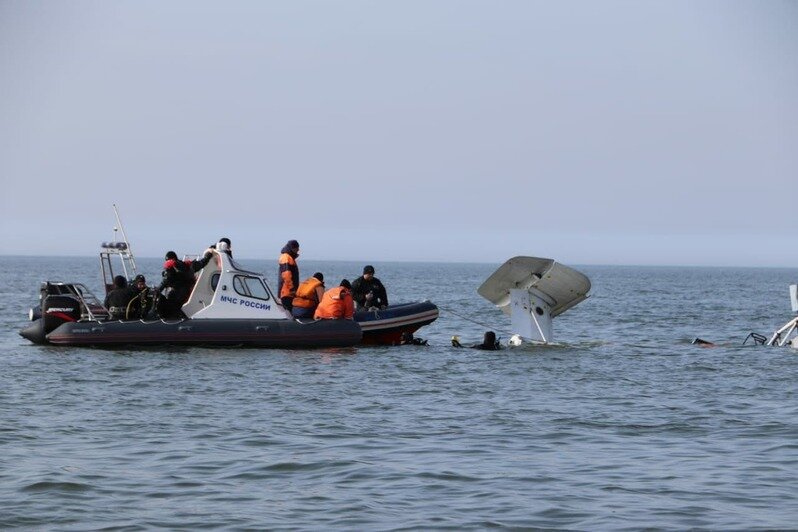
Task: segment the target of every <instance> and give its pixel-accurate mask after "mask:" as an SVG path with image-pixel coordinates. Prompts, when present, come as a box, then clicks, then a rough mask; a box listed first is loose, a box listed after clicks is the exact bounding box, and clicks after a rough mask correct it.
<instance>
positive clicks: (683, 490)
mask: <svg viewBox="0 0 798 532" xmlns="http://www.w3.org/2000/svg"><path fill="white" fill-rule="evenodd" d="M139 263H140V269H141V271H143V273H145V274H146V275H147V276H148V277H149V278H150V279H151V280H155V278H156V277H157V274H158V273H159V270H158V265H159V261H156V260H141V261H139ZM244 263H245V264H246V265H248V266H250V267H251V268H252V269H256V270H259V271H265V272H267V273H268V274H269V275H270V278H271V279H274V270H275V265H274V264H273V263H272V262H268V263H267V262H265V261H262V262H258V261H244ZM375 265H376V267H377V276H378V277H379V278H380V279H382V281H383V282H384V283H385V284H386V285H387V287H388V290H389V296H390V298H391V300H392V301H393V302H397V303H398V302H404V301H415V300H420V299H430V300H432V301H434V302H435V303H437V304H438V305H439V306H440V307H441V317H440V319H439V320H438V321H437V322H436V323H434V324H432V325H430V326H428V327H425V328H424V329H421V330H420V331H419V332H418V333H417V335H418V336H421V337H423V338H425V339H427V340H429V344H430V345H429V346H402V347H393V348H374V347H369V348H352V349H328V350H316V351H296V350H257V349H227V350H224V349H202V348H192V349H155V350H136V349H117V350H101V349H77V348H54V347H38V346H33V345H30V344H28V343H27V342H26V341H25V340H24V339H22V338H21V337H20V336H18V334H17V331H18V330H19V329H20V328H21V327H22V326H24V325H25V324H26V321H25V320H26V312H27V309H28V308H29V307H30V306H31V304H33V303H34V301H35V296H36V292H37V289H38V284H39V282H40V281H42V280H44V279H50V280H77V281H82V282H85V283H87V284H88V285H89V286H90V287H91V288H93V289H95V290H96V291H97V293H99V290H100V288H99V287H100V282H99V266H98V263H97V260H96V259H94V258H20V257H0V272H2V278H3V281H4V282H3V283H2V285H1V286H0V294H2V297H0V319H1V320H2V333H1V334H2V336H0V361H2V371H1V372H0V527H2V528H31V529H37V530H38V529H58V530H86V529H126V530H139V529H152V528H160V527H165V528H170V529H192V530H193V529H198V528H227V529H244V528H257V529H264V528H267V529H280V528H291V529H297V528H298V529H328V528H335V529H347V530H391V529H421V530H427V529H432V528H454V529H484V528H543V529H576V530H600V529H641V528H653V529H673V530H683V529H691V528H697V529H724V530H752V529H796V527H798V474H797V473H798V401H797V400H796V399H797V398H796V392H795V391H796V382H798V353H796V352H795V351H793V350H790V349H785V348H782V349H778V348H766V347H761V346H759V347H751V346H750V345H749V346H746V347H741V346H740V344H741V343H742V340H743V339H744V338H745V336H746V335H747V334H748V333H749V332H751V331H756V332H760V333H770V332H772V331H773V330H775V329H776V328H777V327H778V326H780V325H782V324H783V323H784V322H786V321H787V320H788V319H789V318H790V317H791V311H790V306H789V300H788V292H787V286H788V285H789V284H790V283H795V282H796V281H798V270H796V269H789V270H787V269H732V268H728V269H721V268H650V267H649V268H642V267H595V266H585V267H580V268H579V269H580V270H581V271H583V272H585V273H586V274H587V275H588V276H589V277H590V278H591V280H592V282H593V292H592V293H593V296H592V297H591V298H590V299H588V300H587V301H585V302H584V303H582V304H580V305H579V306H577V307H576V308H574V309H573V310H571V311H569V312H567V313H566V314H564V315H563V316H561V317H559V318H557V319H556V320H555V334H556V335H557V339H558V340H559V341H560V342H561V345H558V346H552V347H546V348H540V347H538V348H526V349H512V350H503V351H499V352H484V351H477V350H471V349H455V348H452V347H451V346H450V338H451V336H452V335H454V334H458V335H460V337H461V340H462V341H463V342H464V343H466V342H468V343H476V342H478V341H480V340H481V338H482V334H483V333H484V332H485V331H486V330H488V329H489V328H492V329H493V330H496V331H497V332H498V334H499V336H500V337H501V338H502V339H503V340H505V341H506V340H507V338H508V337H509V335H508V334H507V332H506V330H507V328H508V323H509V322H508V320H507V319H506V318H505V317H504V315H503V314H501V313H500V312H499V311H498V310H496V309H495V308H493V307H492V306H491V305H490V304H489V303H487V302H486V301H484V300H482V299H481V298H480V296H479V295H477V293H476V288H477V287H478V286H479V285H480V284H481V282H482V281H483V280H484V279H485V278H486V277H487V276H488V275H490V273H492V272H493V270H494V269H495V268H496V267H498V264H495V265H464V264H409V263H384V264H381V263H375ZM361 268H362V264H359V263H358V264H354V263H351V264H348V263H342V262H330V263H311V262H303V261H302V260H300V270H301V273H302V274H303V276H307V275H310V274H311V273H313V271H316V270H320V271H323V272H324V273H325V276H326V278H327V279H328V280H335V281H336V282H337V280H339V279H340V278H342V277H345V276H346V277H349V278H350V279H351V278H354V277H355V276H356V274H358V273H359V271H360V269H361ZM697 336H699V337H702V338H705V339H708V340H713V341H716V342H720V343H723V345H721V346H719V347H716V348H712V349H706V348H703V349H702V348H698V347H695V346H692V345H690V341H691V340H692V339H693V338H695V337H697Z"/></svg>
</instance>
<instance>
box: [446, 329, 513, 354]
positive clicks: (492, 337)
mask: <svg viewBox="0 0 798 532" xmlns="http://www.w3.org/2000/svg"><path fill="white" fill-rule="evenodd" d="M452 347H470V348H471V349H481V350H483V351H498V350H499V349H501V348H502V345H501V344H500V343H499V341H498V340H497V339H496V333H495V332H493V331H487V332H485V336H484V337H483V338H482V343H481V344H474V345H469V346H465V345H463V344H461V343H460V338H459V337H458V336H452Z"/></svg>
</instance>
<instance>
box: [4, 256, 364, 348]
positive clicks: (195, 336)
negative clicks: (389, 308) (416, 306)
mask: <svg viewBox="0 0 798 532" xmlns="http://www.w3.org/2000/svg"><path fill="white" fill-rule="evenodd" d="M122 244H124V243H122ZM104 248H105V251H104V252H103V253H101V263H102V264H103V281H104V283H105V285H106V288H108V285H109V283H108V281H109V279H113V271H112V269H111V268H110V258H109V257H110V255H111V254H114V253H115V254H118V255H121V256H123V264H125V261H124V258H125V257H126V256H127V258H128V259H130V258H131V257H130V256H129V254H127V253H126V250H127V246H119V245H118V243H114V245H113V246H111V245H104ZM213 253H214V257H213V258H212V259H211V260H210V261H209V263H208V264H207V265H206V266H205V267H204V268H203V269H202V270H200V272H199V273H198V275H197V277H196V281H195V283H194V287H193V289H192V291H191V295H190V296H189V299H188V300H187V301H186V303H185V304H184V305H183V306H182V311H183V314H184V315H185V319H180V320H162V319H152V320H136V321H121V320H114V321H108V311H107V310H106V309H105V307H104V306H103V305H102V304H101V303H100V302H99V300H98V299H97V297H95V296H94V295H93V294H92V293H91V292H90V291H89V290H88V289H87V288H86V287H85V286H84V285H82V284H78V283H52V282H45V283H43V284H42V286H41V290H40V298H41V304H40V308H39V309H34V310H32V311H31V318H32V319H33V323H32V324H31V325H30V326H28V327H26V328H25V329H23V330H22V331H20V335H22V336H23V337H24V338H27V339H28V340H30V341H31V342H33V343H36V344H52V345H69V346H125V345H140V346H146V345H203V346H251V347H274V348H311V347H343V346H352V345H356V344H358V343H360V340H361V338H362V331H361V328H360V325H359V324H358V323H357V322H356V321H352V320H318V321H313V322H309V323H302V322H299V321H296V320H294V319H293V318H292V317H291V315H290V313H288V312H287V311H286V310H285V309H284V308H283V307H282V306H281V305H280V303H279V299H277V298H275V297H274V294H273V293H272V291H271V289H270V288H269V285H268V283H267V282H266V279H265V278H264V277H263V276H262V275H261V274H259V273H255V272H250V271H247V270H244V269H242V268H241V267H239V266H238V265H237V264H236V263H235V262H234V261H233V259H232V258H231V257H230V255H228V254H227V253H224V252H218V251H214V252H213ZM106 265H107V266H106ZM126 273H127V270H126ZM37 310H38V312H37ZM37 316H38V317H37Z"/></svg>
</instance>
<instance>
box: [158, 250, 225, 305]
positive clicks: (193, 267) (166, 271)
mask: <svg viewBox="0 0 798 532" xmlns="http://www.w3.org/2000/svg"><path fill="white" fill-rule="evenodd" d="M211 257H213V251H211V250H210V249H207V250H205V254H204V255H203V257H202V258H201V259H196V260H185V261H182V260H178V258H177V253H175V252H174V251H167V252H166V256H165V257H164V259H165V262H164V263H163V272H161V276H162V277H163V280H162V281H161V284H160V285H158V288H156V289H155V292H156V294H160V293H161V292H162V291H163V290H164V289H166V288H169V291H168V293H167V294H166V297H165V298H159V299H158V315H159V316H160V317H161V318H163V319H180V318H184V317H185V316H184V315H183V312H182V311H181V310H180V307H182V306H183V303H185V302H186V300H187V299H188V297H189V296H190V295H191V289H192V288H193V287H194V273H195V272H198V271H200V270H201V269H202V268H204V267H205V265H206V264H208V261H210V260H211Z"/></svg>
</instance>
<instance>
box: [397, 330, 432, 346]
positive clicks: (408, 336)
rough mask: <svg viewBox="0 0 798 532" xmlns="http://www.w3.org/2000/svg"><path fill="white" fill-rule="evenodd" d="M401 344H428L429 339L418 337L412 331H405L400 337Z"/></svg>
mask: <svg viewBox="0 0 798 532" xmlns="http://www.w3.org/2000/svg"><path fill="white" fill-rule="evenodd" d="M399 345H427V340H424V339H423V338H416V337H414V336H413V333H411V332H403V333H402V336H401V337H400V338H399Z"/></svg>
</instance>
